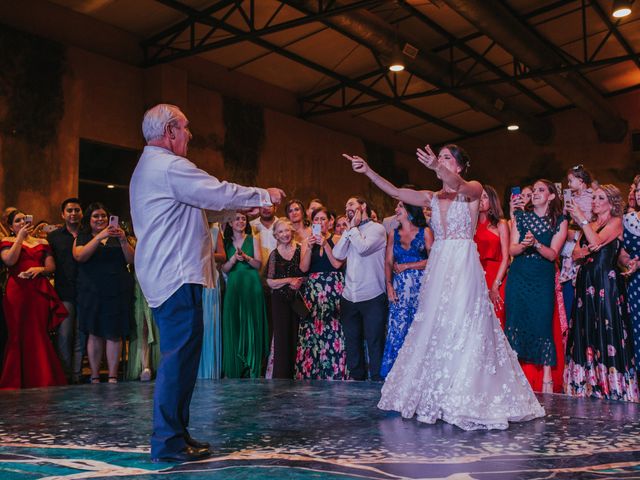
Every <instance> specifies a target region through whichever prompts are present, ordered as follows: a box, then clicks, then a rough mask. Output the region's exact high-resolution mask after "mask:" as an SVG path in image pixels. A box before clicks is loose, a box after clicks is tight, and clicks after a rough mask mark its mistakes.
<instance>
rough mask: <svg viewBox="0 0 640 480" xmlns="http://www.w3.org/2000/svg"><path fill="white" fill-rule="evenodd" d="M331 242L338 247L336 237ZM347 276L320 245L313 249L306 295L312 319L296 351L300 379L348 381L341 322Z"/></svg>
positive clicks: (302, 324)
mask: <svg viewBox="0 0 640 480" xmlns="http://www.w3.org/2000/svg"><path fill="white" fill-rule="evenodd" d="M327 243H328V244H329V245H330V246H331V248H333V247H334V243H333V237H331V238H329V239H328V240H327ZM343 288H344V274H343V273H342V271H341V269H336V268H334V267H333V265H331V262H330V261H329V258H328V257H327V254H326V253H323V254H322V255H321V254H320V246H319V245H314V246H313V249H312V250H311V265H310V267H309V276H308V277H307V281H306V285H305V286H304V290H303V292H302V297H303V299H304V302H305V304H306V305H307V308H308V309H309V316H308V317H307V318H303V319H301V320H300V327H299V329H298V347H297V351H296V362H295V378H296V379H297V380H302V379H313V380H346V379H347V378H348V376H349V375H348V370H347V350H346V348H345V342H344V333H343V331H342V324H341V323H340V298H341V297H342V290H343Z"/></svg>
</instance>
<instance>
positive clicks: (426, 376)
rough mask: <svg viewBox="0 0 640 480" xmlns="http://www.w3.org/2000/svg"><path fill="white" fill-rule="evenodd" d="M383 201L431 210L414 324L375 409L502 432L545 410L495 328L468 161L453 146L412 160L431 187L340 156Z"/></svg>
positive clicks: (477, 191) (478, 188)
mask: <svg viewBox="0 0 640 480" xmlns="http://www.w3.org/2000/svg"><path fill="white" fill-rule="evenodd" d="M344 156H345V157H346V158H348V159H349V160H351V162H352V167H353V169H354V170H355V171H356V172H358V173H363V174H365V175H367V177H369V178H370V179H371V181H372V182H373V183H374V184H375V185H376V186H378V187H379V188H380V189H382V190H383V191H384V192H386V193H387V194H389V195H391V196H392V197H394V198H396V199H399V200H402V201H403V202H406V203H409V204H412V205H420V206H430V207H431V228H432V229H433V234H434V237H435V242H434V244H433V247H432V250H431V253H430V255H429V262H428V264H427V268H426V270H425V272H424V278H423V281H422V288H421V290H420V300H419V305H418V309H417V311H416V314H415V317H414V319H413V323H412V324H411V327H410V329H409V332H408V333H407V336H406V338H405V341H404V344H403V346H402V348H401V349H400V352H399V353H398V357H397V359H396V361H395V364H394V366H393V368H392V370H391V372H389V374H388V375H387V378H386V381H385V383H384V385H383V387H382V397H381V399H380V402H379V403H378V408H380V409H382V410H394V411H397V412H400V414H401V415H402V416H403V417H405V418H412V417H413V416H414V415H417V419H418V420H419V421H421V422H425V423H435V422H436V421H437V420H438V419H441V420H444V421H445V422H447V423H451V424H453V425H456V426H458V427H460V428H462V429H464V430H478V429H506V428H508V426H509V422H522V421H527V420H531V419H534V418H538V417H542V416H544V409H543V408H542V406H541V405H540V403H538V400H537V399H536V397H535V395H534V393H533V391H532V390H531V387H530V385H529V382H528V381H527V379H526V377H525V376H524V373H523V372H522V369H521V368H520V365H519V363H518V358H517V355H516V354H515V352H514V351H513V350H512V349H511V347H510V346H509V343H508V341H507V339H506V337H505V335H504V333H503V332H502V328H501V327H500V322H499V321H498V319H497V317H496V315H495V312H494V309H493V305H492V304H491V301H490V300H489V292H488V290H487V283H486V281H485V277H484V272H483V271H482V267H481V265H480V259H479V256H478V250H477V247H476V244H475V242H474V241H473V235H474V232H475V228H476V221H477V219H478V207H479V199H480V195H481V194H482V185H481V184H480V183H478V182H476V181H465V180H464V179H463V178H462V177H461V175H460V174H461V173H462V172H464V171H465V170H466V168H467V167H468V166H469V162H468V157H467V156H466V154H465V153H464V151H463V150H462V149H460V148H459V147H456V146H455V145H448V146H446V147H444V148H443V149H442V150H441V151H440V153H439V156H438V157H436V156H435V154H434V153H433V151H432V150H431V148H430V147H429V146H428V145H427V147H426V148H425V149H424V150H422V149H418V159H419V160H420V162H421V163H423V164H424V165H425V166H426V167H428V168H430V169H432V170H434V171H435V172H436V174H437V176H438V178H440V179H441V180H442V183H443V188H442V190H440V191H439V192H431V191H427V190H422V191H416V190H411V189H404V188H396V187H395V186H393V185H392V184H391V183H390V182H388V181H387V180H385V179H384V178H382V177H380V176H379V175H378V174H377V173H375V172H374V171H373V170H371V168H369V166H368V165H367V163H366V162H365V161H364V160H363V159H362V158H361V157H357V156H349V155H344Z"/></svg>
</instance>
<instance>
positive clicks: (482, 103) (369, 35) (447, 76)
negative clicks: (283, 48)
mask: <svg viewBox="0 0 640 480" xmlns="http://www.w3.org/2000/svg"><path fill="white" fill-rule="evenodd" d="M281 1H284V2H286V3H287V4H288V5H290V6H293V7H295V8H297V9H299V10H301V11H302V12H305V13H314V12H315V9H316V8H317V3H316V1H314V0H281ZM324 23H325V24H327V25H328V26H330V27H331V28H332V29H334V30H336V31H338V32H340V33H341V34H343V35H345V36H347V37H348V38H351V39H353V40H355V41H357V42H358V43H359V44H361V45H363V46H365V47H367V48H369V49H370V50H371V51H372V52H373V53H374V55H375V56H376V57H378V56H380V57H383V58H388V57H391V56H392V55H393V53H394V52H395V51H396V50H402V49H403V47H404V46H405V45H406V44H407V43H408V44H410V45H412V46H414V47H416V48H417V49H418V55H417V56H416V57H415V59H413V60H410V59H408V58H407V64H406V71H407V72H409V73H411V74H412V75H414V76H415V77H416V78H419V79H422V80H424V81H426V82H428V83H430V84H432V85H436V86H439V87H441V88H442V87H444V88H447V87H451V86H453V84H454V79H455V78H461V77H462V76H463V74H464V72H462V71H461V70H460V69H458V68H457V67H456V66H455V65H453V64H452V63H451V62H450V61H447V60H445V59H444V58H442V57H441V56H439V55H436V54H435V53H433V52H432V51H431V46H430V45H427V44H426V43H425V41H424V40H423V39H420V38H415V37H410V36H408V35H407V33H406V32H402V31H398V30H396V28H394V26H393V25H391V24H389V23H388V22H386V21H385V20H383V19H382V18H380V17H379V16H377V15H375V14H373V13H372V12H369V11H365V10H358V11H353V12H349V13H345V14H342V15H334V16H332V17H330V18H328V19H325V20H324ZM455 96H456V97H457V98H458V99H460V100H462V101H463V102H465V103H467V104H468V105H470V106H471V107H472V108H473V109H475V110H477V111H479V112H482V113H484V114H486V115H488V116H490V117H493V118H495V119H496V120H498V121H499V122H500V123H502V124H503V125H505V126H506V125H511V124H517V125H519V126H520V128H521V131H523V132H525V133H527V134H528V135H530V136H531V137H532V138H533V139H534V141H536V142H538V143H545V142H548V141H550V139H551V138H552V134H553V126H552V125H551V123H550V122H549V121H548V120H546V119H540V118H536V117H535V116H534V115H532V114H530V113H528V112H524V111H522V110H521V109H520V108H519V107H517V106H515V105H514V104H512V103H511V102H510V101H509V100H508V99H504V98H502V96H501V95H500V94H499V93H497V92H494V91H492V90H490V89H488V88H486V87H483V88H476V89H474V88H469V89H464V90H460V91H457V92H456V93H455Z"/></svg>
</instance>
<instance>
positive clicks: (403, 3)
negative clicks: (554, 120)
mask: <svg viewBox="0 0 640 480" xmlns="http://www.w3.org/2000/svg"><path fill="white" fill-rule="evenodd" d="M400 5H401V6H402V8H404V9H405V10H407V11H408V12H411V14H412V15H413V16H414V17H415V18H417V19H418V20H420V21H421V22H422V23H424V24H425V25H427V26H428V27H429V28H431V29H432V30H433V31H435V32H436V33H438V34H439V35H440V36H442V37H444V38H445V39H446V40H448V41H449V44H450V45H452V46H454V47H456V48H458V49H459V50H460V51H462V52H463V53H465V54H466V55H468V56H469V57H471V58H473V59H474V60H475V61H476V62H478V63H480V64H481V65H482V66H484V67H485V68H486V69H487V70H489V71H490V72H492V73H493V74H495V75H497V76H498V77H499V78H502V79H504V80H506V81H507V82H508V83H509V84H510V85H511V86H513V87H515V88H516V89H517V90H518V91H519V92H520V93H524V94H525V95H526V96H527V97H529V98H530V99H532V100H533V101H535V102H536V103H537V104H538V105H540V106H542V107H543V108H544V109H545V110H551V109H553V106H552V105H551V104H550V103H549V102H547V101H546V100H544V99H543V98H541V97H540V96H538V95H536V94H535V93H534V92H532V91H531V90H529V89H528V88H526V87H525V86H524V85H522V84H521V83H519V82H518V81H517V80H515V79H513V78H512V77H511V76H509V75H508V74H507V73H506V72H504V70H502V69H501V68H499V67H498V66H496V65H494V64H493V63H491V62H490V61H489V60H487V59H486V58H485V56H484V55H482V54H480V53H478V52H476V51H475V50H474V49H473V48H471V47H469V46H468V45H467V44H466V43H464V42H461V41H460V40H459V39H457V38H456V37H455V36H454V35H453V34H452V33H450V32H449V31H448V30H446V29H445V28H444V27H442V26H441V25H440V24H439V23H437V22H434V21H433V20H432V19H431V18H429V17H428V16H427V15H425V14H424V13H422V12H421V11H420V10H418V9H417V8H416V7H414V6H413V5H411V4H409V3H407V2H406V0H400Z"/></svg>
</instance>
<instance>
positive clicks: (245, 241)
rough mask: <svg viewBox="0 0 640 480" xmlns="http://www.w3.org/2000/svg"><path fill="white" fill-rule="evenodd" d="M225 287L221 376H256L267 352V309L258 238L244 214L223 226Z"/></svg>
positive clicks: (258, 375)
mask: <svg viewBox="0 0 640 480" xmlns="http://www.w3.org/2000/svg"><path fill="white" fill-rule="evenodd" d="M224 250H225V252H226V255H227V261H226V262H224V263H223V264H222V271H223V272H224V273H226V274H227V287H226V290H225V292H224V301H223V307H222V375H223V376H225V377H226V378H246V377H249V378H258V377H260V375H261V374H262V362H263V361H264V359H265V357H266V355H267V348H268V347H267V337H268V328H267V311H266V309H265V304H264V294H263V292H262V284H261V282H260V274H259V273H258V272H259V271H260V265H262V255H261V251H260V241H259V240H258V239H257V238H256V237H254V236H253V234H252V230H251V225H249V222H248V221H247V216H246V215H245V214H244V213H242V212H236V215H235V217H234V219H233V221H232V222H231V223H229V224H227V226H226V227H225V229H224Z"/></svg>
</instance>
